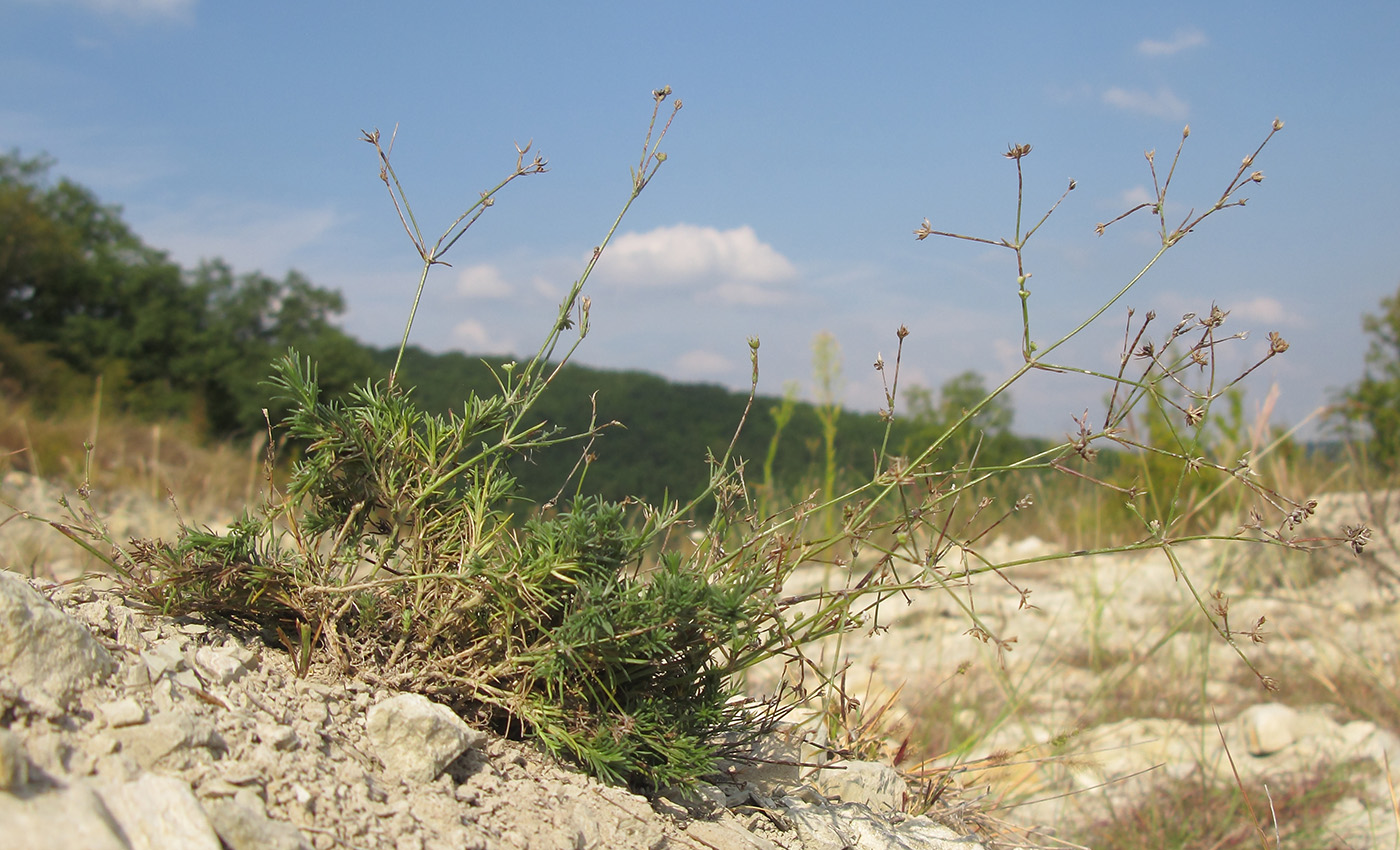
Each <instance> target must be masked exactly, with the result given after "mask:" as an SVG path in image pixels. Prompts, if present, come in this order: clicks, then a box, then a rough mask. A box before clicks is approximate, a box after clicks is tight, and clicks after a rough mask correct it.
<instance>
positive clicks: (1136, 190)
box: [1119, 186, 1157, 212]
mask: <svg viewBox="0 0 1400 850" xmlns="http://www.w3.org/2000/svg"><path fill="white" fill-rule="evenodd" d="M1119 201H1120V203H1122V204H1123V210H1124V211H1125V212H1126V211H1127V210H1130V209H1132V208H1133V207H1135V206H1137V205H1138V204H1154V203H1156V202H1157V199H1156V198H1155V197H1153V195H1152V193H1151V192H1149V191H1147V187H1146V186H1134V187H1133V188H1131V189H1126V190H1124V192H1123V194H1122V196H1121V197H1120V198H1119Z"/></svg>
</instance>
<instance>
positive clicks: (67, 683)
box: [0, 570, 116, 714]
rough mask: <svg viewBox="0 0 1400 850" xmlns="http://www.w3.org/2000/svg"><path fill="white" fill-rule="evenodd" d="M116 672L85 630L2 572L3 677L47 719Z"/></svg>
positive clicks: (0, 668) (0, 633)
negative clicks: (86, 686) (96, 681)
mask: <svg viewBox="0 0 1400 850" xmlns="http://www.w3.org/2000/svg"><path fill="white" fill-rule="evenodd" d="M115 668H116V665H115V663H114V662H113V660H112V656H111V655H110V654H109V653H108V652H107V650H106V649H104V648H103V647H102V645H101V644H100V643H98V642H97V639H96V638H94V637H93V636H92V633H91V632H89V631H88V630H87V629H86V628H84V627H83V626H81V625H80V624H78V623H77V622H76V621H75V620H73V619H72V618H71V617H69V616H68V615H67V614H64V613H63V612H62V611H60V610H59V609H58V608H57V607H56V606H54V604H53V603H51V602H49V601H48V600H47V599H45V598H44V597H42V596H40V595H39V594H38V593H37V592H36V591H35V590H34V588H32V587H30V586H29V583H28V582H27V581H25V580H24V579H22V578H20V577H19V576H17V575H15V574H13V573H9V572H5V571H3V570H0V677H5V678H8V679H9V680H10V682H12V683H13V684H14V686H15V687H16V688H17V689H18V691H19V696H20V697H21V698H22V699H23V700H24V701H25V702H27V703H29V704H30V705H32V706H33V707H34V708H36V709H38V710H40V711H41V712H44V713H47V714H57V713H59V712H61V711H62V709H63V708H65V707H66V706H67V705H68V704H69V703H70V702H71V701H72V699H73V697H74V696H75V695H76V694H77V693H78V691H79V690H80V689H81V688H82V686H83V685H84V684H86V683H87V682H88V681H91V680H93V679H99V678H104V677H106V676H107V674H108V673H110V672H111V671H112V670H114V669H115Z"/></svg>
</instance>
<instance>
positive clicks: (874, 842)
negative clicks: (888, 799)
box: [783, 797, 983, 850]
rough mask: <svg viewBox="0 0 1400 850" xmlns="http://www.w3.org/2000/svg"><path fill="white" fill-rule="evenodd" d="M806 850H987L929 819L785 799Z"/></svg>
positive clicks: (790, 798)
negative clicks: (851, 849) (901, 816)
mask: <svg viewBox="0 0 1400 850" xmlns="http://www.w3.org/2000/svg"><path fill="white" fill-rule="evenodd" d="M783 806H784V807H785V810H786V813H787V815H788V817H790V818H792V821H793V823H794V824H795V825H796V827H797V834H798V836H800V837H801V839H802V846H803V847H804V850H849V848H859V850H983V847H982V844H981V843H980V842H978V841H977V839H976V838H974V837H971V836H960V835H958V834H957V833H956V832H954V831H953V830H951V829H949V828H948V827H946V826H941V825H939V824H936V823H934V822H933V821H931V820H929V819H928V818H925V817H916V818H889V817H883V816H880V815H877V814H875V813H873V812H871V811H870V810H869V809H868V808H866V807H865V806H862V805H860V804H858V803H842V804H841V805H838V806H814V805H810V804H808V803H804V802H802V801H800V800H796V799H794V798H792V797H786V798H784V799H783Z"/></svg>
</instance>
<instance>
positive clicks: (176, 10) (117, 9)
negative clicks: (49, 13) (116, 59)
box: [29, 0, 198, 21]
mask: <svg viewBox="0 0 1400 850" xmlns="http://www.w3.org/2000/svg"><path fill="white" fill-rule="evenodd" d="M29 2H31V3H33V4H34V5H36V6H58V5H64V6H80V7H82V8H84V9H90V10H92V11H94V12H100V13H102V14H104V15H119V16H121V17H125V18H147V19H149V18H166V19H169V20H181V21H184V20H190V19H191V18H193V17H194V7H195V5H196V4H197V3H198V0H29Z"/></svg>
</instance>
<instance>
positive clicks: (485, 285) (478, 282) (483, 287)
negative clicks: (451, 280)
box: [457, 264, 513, 298]
mask: <svg viewBox="0 0 1400 850" xmlns="http://www.w3.org/2000/svg"><path fill="white" fill-rule="evenodd" d="M512 289H513V287H511V285H510V284H509V283H507V282H506V279H505V278H504V277H503V276H502V275H501V270H500V269H498V268H496V267H495V266H492V265H484V264H483V265H477V266H467V267H466V268H464V269H462V270H461V271H459V272H458V273H457V294H458V295H461V296H463V297H465V298H505V297H506V296H507V295H510V294H511V291H512Z"/></svg>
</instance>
